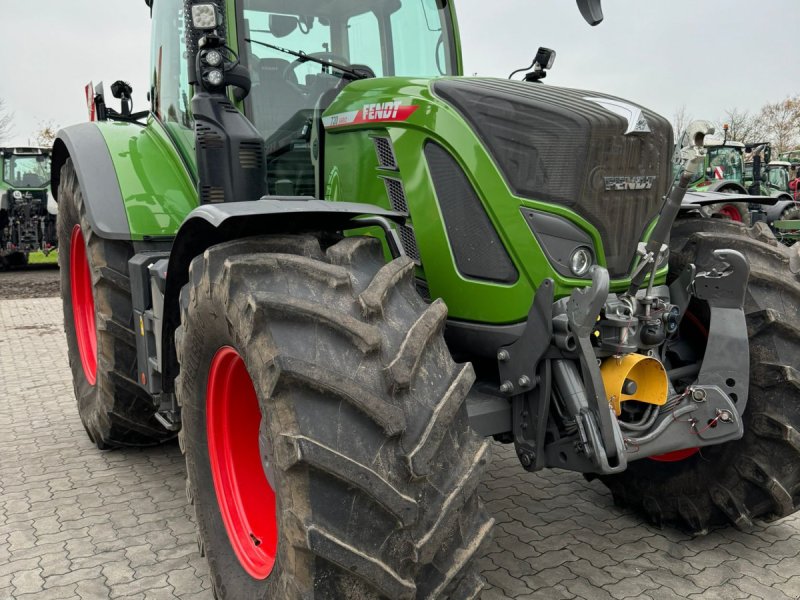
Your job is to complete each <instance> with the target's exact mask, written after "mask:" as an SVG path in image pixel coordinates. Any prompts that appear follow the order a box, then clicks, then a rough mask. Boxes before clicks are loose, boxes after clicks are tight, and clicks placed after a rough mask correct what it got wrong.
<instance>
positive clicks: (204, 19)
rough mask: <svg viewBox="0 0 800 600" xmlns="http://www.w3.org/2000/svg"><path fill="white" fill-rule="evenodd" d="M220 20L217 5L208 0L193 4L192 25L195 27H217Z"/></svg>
mask: <svg viewBox="0 0 800 600" xmlns="http://www.w3.org/2000/svg"><path fill="white" fill-rule="evenodd" d="M219 21H220V19H219V18H218V15H217V7H216V5H214V4H212V3H210V2H208V3H203V4H195V5H193V6H192V25H194V28H195V29H216V28H217V26H218V25H219Z"/></svg>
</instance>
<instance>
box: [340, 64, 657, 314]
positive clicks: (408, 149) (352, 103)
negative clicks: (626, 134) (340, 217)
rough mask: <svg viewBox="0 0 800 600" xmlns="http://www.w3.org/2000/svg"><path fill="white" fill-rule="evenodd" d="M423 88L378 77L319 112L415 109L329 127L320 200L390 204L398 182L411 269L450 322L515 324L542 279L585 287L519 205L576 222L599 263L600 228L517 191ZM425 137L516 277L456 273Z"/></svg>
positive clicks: (561, 291)
mask: <svg viewBox="0 0 800 600" xmlns="http://www.w3.org/2000/svg"><path fill="white" fill-rule="evenodd" d="M430 84H431V81H430V80H427V79H412V78H383V79H372V80H365V81H358V82H354V83H352V84H350V85H349V86H348V87H347V88H345V90H344V91H343V92H342V93H341V94H340V95H339V97H338V98H337V99H336V100H335V101H334V103H333V104H332V105H331V106H330V107H329V108H328V110H327V111H326V112H325V114H326V115H334V114H339V113H344V112H348V111H353V110H359V109H360V108H361V107H363V106H364V105H365V104H373V103H375V104H377V103H383V102H388V101H392V100H401V99H402V100H403V103H404V104H406V105H408V104H412V105H416V106H418V107H419V108H417V110H416V111H415V112H414V113H413V114H412V115H411V117H409V118H408V120H406V121H404V122H392V123H388V124H387V123H365V124H362V125H355V126H348V127H343V128H341V129H331V130H329V131H328V134H327V135H326V153H325V156H326V164H325V181H326V182H327V185H326V198H327V199H330V200H355V201H360V202H369V203H371V204H376V205H378V206H382V207H390V206H391V205H390V202H389V198H388V194H387V191H386V187H385V184H384V182H383V178H384V177H394V178H398V179H401V180H402V182H403V186H404V190H405V196H406V201H407V203H408V209H409V213H410V219H409V224H410V225H411V226H412V227H413V229H414V232H415V236H416V240H417V245H418V248H419V252H420V256H421V262H422V265H423V267H422V268H421V269H419V271H418V275H420V276H422V277H424V278H425V279H426V280H427V283H428V286H429V288H430V293H431V296H432V297H434V298H436V297H441V298H443V299H444V300H445V302H446V303H447V305H448V308H449V311H450V316H451V317H453V318H456V319H463V320H468V321H476V322H483V323H513V322H518V321H521V320H524V319H525V318H526V316H527V314H528V310H529V309H530V305H531V299H532V297H533V293H534V290H535V289H536V288H537V287H538V285H539V284H540V283H541V282H542V281H543V280H544V279H545V278H548V277H549V278H551V279H553V280H554V282H555V289H556V296H557V297H563V296H566V295H568V294H569V293H571V291H572V290H573V289H575V288H576V287H580V286H585V285H586V284H587V283H588V281H586V280H578V279H571V278H567V277H563V276H561V275H559V274H558V273H556V272H555V271H554V270H553V268H552V267H551V266H550V264H549V262H548V260H547V258H546V256H545V254H544V253H543V251H542V249H541V247H540V246H539V244H538V243H537V241H536V239H535V237H534V236H533V234H532V233H531V230H530V228H529V227H528V225H527V223H526V221H525V219H524V218H523V216H522V214H521V212H520V208H523V207H527V208H534V209H537V210H541V211H545V212H549V213H552V214H555V215H559V216H561V217H564V218H566V219H569V220H570V221H572V222H573V223H575V224H576V225H577V226H578V227H580V228H582V229H583V230H585V231H586V232H587V233H588V234H589V235H590V236H591V238H592V240H593V242H594V251H595V254H596V256H597V257H598V262H599V264H601V265H605V264H606V262H605V253H604V250H603V244H602V240H601V239H600V234H599V232H598V231H597V230H596V229H595V228H594V227H593V226H592V225H591V224H590V223H588V222H587V221H586V220H585V219H583V218H581V217H580V216H579V215H578V214H577V213H575V212H574V211H572V210H570V209H569V208H566V207H563V206H559V205H554V204H550V203H547V202H537V201H533V200H528V199H523V198H519V197H517V196H515V195H514V194H513V193H512V191H511V190H510V189H509V187H508V185H507V184H506V182H505V180H504V178H503V176H502V175H501V173H500V171H499V169H498V168H497V167H496V165H495V164H494V162H493V160H492V158H491V156H490V155H489V153H488V152H487V151H486V149H485V148H484V146H483V144H482V143H481V141H480V140H479V139H478V138H477V136H476V135H475V133H474V132H473V130H472V128H471V127H470V126H469V125H468V124H467V123H466V122H465V121H464V119H463V118H462V117H461V116H460V115H459V114H458V113H457V112H456V111H455V110H454V109H452V108H451V107H450V106H449V105H447V104H445V103H444V102H442V101H440V100H439V99H438V98H436V97H435V96H434V95H433V93H432V92H431V89H430ZM374 135H383V136H388V137H389V138H391V140H392V143H393V145H394V150H395V156H396V158H397V162H398V167H399V172H395V171H384V170H381V169H379V168H378V164H377V158H376V155H375V149H374V146H373V142H372V140H371V137H372V136H374ZM429 140H433V141H435V142H437V143H438V144H440V145H441V146H443V147H444V148H446V149H447V150H448V151H449V152H450V153H451V154H452V155H453V156H454V157H456V159H457V160H458V161H459V162H460V164H461V166H462V168H463V169H464V172H465V173H466V174H467V176H468V177H469V179H470V181H471V183H472V185H473V186H474V188H475V190H476V191H477V192H478V195H479V197H480V198H481V200H482V202H483V204H484V208H485V209H486V212H487V214H488V215H489V218H490V220H491V221H492V223H493V225H494V227H495V229H496V231H497V232H498V234H499V236H500V238H501V240H502V242H503V244H504V246H505V248H506V250H507V252H508V254H509V256H510V257H511V259H512V261H513V262H514V264H515V266H516V268H517V270H518V271H519V273H520V277H519V279H518V280H517V281H516V282H515V283H513V284H510V285H505V284H498V283H491V282H486V281H478V280H473V279H468V278H466V277H464V276H462V275H461V274H460V273H459V272H458V270H457V268H456V265H455V259H454V257H453V255H452V252H451V245H450V243H449V241H448V237H447V233H446V229H445V226H444V222H443V218H442V215H441V212H440V210H439V205H438V201H437V199H436V195H435V192H434V188H433V183H432V181H431V178H430V175H429V172H428V167H427V162H426V160H425V158H424V155H423V148H424V145H425V143H426V142H427V141H429ZM653 225H654V224H653ZM653 225H651V227H650V228H649V229H648V231H647V233H646V235H647V236H649V235H650V232H651V231H652V226H653ZM665 277H666V269H662V271H661V272H660V273H659V277H658V281H659V283H660V282H663V281H664V279H665ZM627 284H629V281H627V280H619V281H614V282H613V284H612V285H613V288H614V289H617V290H620V289H623V288H625V287H626V286H627Z"/></svg>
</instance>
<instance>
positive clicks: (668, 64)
mask: <svg viewBox="0 0 800 600" xmlns="http://www.w3.org/2000/svg"><path fill="white" fill-rule="evenodd" d="M603 5H604V10H605V16H606V19H605V21H604V22H603V23H601V24H600V25H599V26H597V27H594V28H591V27H589V26H588V25H587V24H586V23H585V22H584V21H583V19H582V18H581V17H580V14H579V13H578V10H577V7H576V5H575V2H574V0H491V1H487V0H460V1H458V3H457V5H456V6H457V7H458V13H459V21H460V25H461V34H462V38H463V45H464V56H465V62H466V71H467V73H468V74H472V73H478V74H479V75H496V76H501V77H505V76H507V75H508V74H509V73H510V72H511V71H512V70H514V69H517V68H520V67H524V66H527V65H528V64H530V61H531V59H532V58H533V55H534V54H535V52H536V49H537V48H538V47H539V46H547V47H549V48H553V49H555V50H556V51H557V53H558V57H557V59H556V64H555V67H554V69H553V71H552V72H551V74H550V76H549V77H548V78H547V82H548V83H550V84H553V85H561V86H567V87H580V88H584V89H592V90H597V91H603V92H607V93H610V94H616V95H619V96H621V97H623V98H626V99H629V100H631V101H634V102H637V103H639V104H642V105H645V106H647V107H649V108H652V109H654V110H656V111H658V112H660V113H661V114H663V115H664V116H665V117H667V118H669V119H672V116H673V114H674V112H675V110H676V108H678V107H680V106H681V105H684V104H685V105H686V107H687V111H688V112H689V114H691V115H692V116H694V117H695V118H710V119H716V118H717V117H720V116H722V114H723V113H724V111H725V109H727V108H731V107H734V106H736V107H739V108H743V109H749V110H751V111H756V110H758V109H759V108H760V107H761V106H762V105H763V104H765V103H766V102H772V101H776V100H780V99H783V98H785V97H786V96H789V95H795V94H800V76H799V75H798V62H799V61H800V0H760V1H758V0H604V2H603ZM0 9H2V12H0V14H2V15H3V19H2V23H3V34H2V40H3V43H2V49H3V50H2V58H0V98H3V99H5V100H6V104H7V105H8V108H9V109H10V110H11V111H13V112H14V114H15V117H16V118H15V127H14V135H13V140H14V143H18V144H23V143H27V140H28V136H30V135H32V133H33V131H34V130H35V129H36V128H37V125H38V124H39V123H40V122H44V121H47V120H52V121H53V122H54V123H55V124H57V125H61V126H64V125H68V124H71V123H76V122H80V121H84V120H86V118H87V117H86V108H85V102H84V97H83V86H84V85H85V83H86V82H87V81H89V80H90V79H92V80H93V81H94V82H95V83H96V82H98V81H100V80H103V81H105V82H106V89H108V85H109V84H110V83H111V82H113V81H114V80H116V79H126V80H128V81H130V82H131V83H132V84H133V88H134V103H135V106H134V108H137V107H138V108H142V107H144V106H145V104H146V99H145V95H146V92H147V87H148V75H147V73H148V63H149V26H150V24H149V12H148V10H147V7H146V6H145V3H144V0H0ZM115 102H116V101H115Z"/></svg>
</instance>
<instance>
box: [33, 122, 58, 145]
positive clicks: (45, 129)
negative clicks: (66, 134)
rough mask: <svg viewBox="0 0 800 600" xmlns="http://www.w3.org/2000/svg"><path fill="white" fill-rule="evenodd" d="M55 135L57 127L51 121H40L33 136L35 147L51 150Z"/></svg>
mask: <svg viewBox="0 0 800 600" xmlns="http://www.w3.org/2000/svg"><path fill="white" fill-rule="evenodd" d="M57 133H58V125H55V124H54V123H53V121H50V120H48V121H40V122H39V127H37V129H36V132H35V133H34V134H33V141H34V143H35V144H36V145H37V146H40V147H42V148H52V147H53V142H54V141H55V139H56V134H57Z"/></svg>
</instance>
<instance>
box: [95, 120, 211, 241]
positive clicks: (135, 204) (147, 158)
mask: <svg viewBox="0 0 800 600" xmlns="http://www.w3.org/2000/svg"><path fill="white" fill-rule="evenodd" d="M97 126H98V128H99V129H100V132H101V133H102V134H103V137H104V138H105V141H106V144H107V145H108V149H109V152H110V153H111V159H112V161H113V162H114V168H115V170H116V173H117V180H118V182H119V187H120V191H121V192H122V198H123V201H124V202H125V212H126V214H127V216H128V223H129V225H130V230H131V239H133V240H142V239H145V238H150V237H169V236H174V235H175V233H176V232H177V230H178V228H179V227H180V225H181V223H182V222H183V220H184V218H185V217H186V215H188V214H189V212H191V210H192V209H194V208H196V207H197V193H196V191H195V188H194V184H193V183H192V179H191V176H190V174H189V172H188V171H187V169H186V167H185V165H184V163H183V161H181V159H180V157H179V155H178V153H177V152H176V150H175V147H174V145H173V142H172V138H170V137H169V136H168V135H167V133H166V132H165V131H164V129H163V128H162V126H161V125H160V124H159V123H158V121H156V120H155V119H152V118H151V119H149V120H148V123H147V126H145V127H142V126H140V125H134V124H128V123H112V122H101V123H98V124H97Z"/></svg>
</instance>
